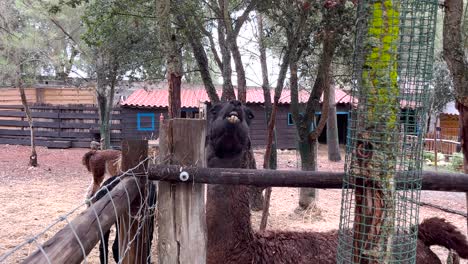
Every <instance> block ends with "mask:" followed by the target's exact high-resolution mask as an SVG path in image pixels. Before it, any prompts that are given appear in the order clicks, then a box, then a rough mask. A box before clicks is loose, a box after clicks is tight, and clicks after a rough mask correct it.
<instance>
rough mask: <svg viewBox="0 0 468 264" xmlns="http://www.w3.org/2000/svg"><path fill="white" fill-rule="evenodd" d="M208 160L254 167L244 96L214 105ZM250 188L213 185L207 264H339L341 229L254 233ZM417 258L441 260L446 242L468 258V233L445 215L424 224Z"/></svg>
mask: <svg viewBox="0 0 468 264" xmlns="http://www.w3.org/2000/svg"><path fill="white" fill-rule="evenodd" d="M210 115H211V116H210V118H209V127H208V133H207V134H208V136H207V145H206V151H207V161H208V167H211V168H252V164H250V162H249V161H250V160H251V159H250V157H249V155H251V151H250V138H249V125H250V122H251V119H252V118H253V115H252V112H251V111H250V110H249V109H248V108H246V107H245V106H243V105H242V104H241V103H240V102H239V101H230V102H226V103H222V104H218V105H215V106H214V107H213V108H212V110H211V111H210ZM249 195H250V192H249V187H247V186H240V185H209V186H208V192H207V205H206V221H207V229H208V241H207V263H208V264H219V263H223V264H230V263H232V264H234V263H239V264H240V263H255V264H267V263H268V264H276V263H278V264H279V263H282V264H284V263H295V264H303V263H304V264H305V263H336V254H337V247H338V231H330V232H287V231H268V232H255V231H254V230H253V229H252V225H251V221H250V217H251V213H250V208H249ZM418 234H419V240H418V243H417V263H424V264H432V263H434V264H439V263H441V262H440V260H439V258H438V257H437V256H436V255H435V254H434V253H433V252H432V251H431V250H430V248H429V246H431V245H441V246H444V247H446V248H448V249H453V250H455V251H456V252H457V253H458V254H459V255H460V257H462V258H467V257H468V247H467V242H466V238H465V237H464V236H463V235H462V234H461V233H460V232H459V231H458V230H456V228H455V227H454V226H453V225H451V224H449V223H447V222H445V221H444V220H443V219H439V218H431V219H428V220H426V221H425V222H423V223H422V224H420V225H419V233H418Z"/></svg>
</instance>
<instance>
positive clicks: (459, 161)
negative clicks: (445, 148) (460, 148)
mask: <svg viewBox="0 0 468 264" xmlns="http://www.w3.org/2000/svg"><path fill="white" fill-rule="evenodd" d="M463 160H464V158H463V153H460V152H456V153H453V154H452V157H451V158H450V167H451V168H452V169H453V170H454V171H463Z"/></svg>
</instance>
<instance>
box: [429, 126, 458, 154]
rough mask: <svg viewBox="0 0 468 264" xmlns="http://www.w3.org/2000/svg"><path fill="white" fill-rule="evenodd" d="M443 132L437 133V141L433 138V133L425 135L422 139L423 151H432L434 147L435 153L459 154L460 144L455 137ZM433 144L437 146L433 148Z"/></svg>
mask: <svg viewBox="0 0 468 264" xmlns="http://www.w3.org/2000/svg"><path fill="white" fill-rule="evenodd" d="M443 132H444V131H443V130H442V131H441V132H440V133H439V135H438V137H437V139H435V138H434V132H429V133H427V134H426V138H425V139H424V150H426V151H434V147H437V152H440V153H442V154H448V155H452V153H454V152H459V151H460V148H459V147H460V142H459V141H458V138H457V136H453V135H451V134H447V133H443ZM434 142H437V146H435V144H434Z"/></svg>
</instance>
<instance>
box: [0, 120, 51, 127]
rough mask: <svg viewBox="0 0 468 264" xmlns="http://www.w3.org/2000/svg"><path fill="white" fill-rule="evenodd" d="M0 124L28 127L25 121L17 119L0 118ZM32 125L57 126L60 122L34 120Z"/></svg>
mask: <svg viewBox="0 0 468 264" xmlns="http://www.w3.org/2000/svg"><path fill="white" fill-rule="evenodd" d="M0 126H7V127H29V124H28V122H27V121H17V120H1V119H0ZM33 126H34V127H40V128H59V127H60V123H58V122H36V121H33Z"/></svg>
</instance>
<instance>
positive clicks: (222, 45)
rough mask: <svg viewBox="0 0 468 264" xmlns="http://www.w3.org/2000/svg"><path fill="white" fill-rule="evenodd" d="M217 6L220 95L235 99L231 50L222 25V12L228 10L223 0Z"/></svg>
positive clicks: (226, 98) (224, 99) (222, 99)
mask: <svg viewBox="0 0 468 264" xmlns="http://www.w3.org/2000/svg"><path fill="white" fill-rule="evenodd" d="M219 7H220V9H221V10H220V11H221V14H218V15H219V16H220V19H218V28H217V29H218V30H217V31H218V43H219V49H220V51H221V57H222V60H223V61H222V62H223V70H222V75H223V94H222V95H221V101H228V100H234V99H236V94H235V93H234V87H233V86H232V68H231V52H230V49H229V43H228V41H230V40H229V39H226V27H225V26H224V25H225V24H224V16H225V15H224V13H226V12H228V10H227V8H225V7H224V3H223V0H219Z"/></svg>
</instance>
